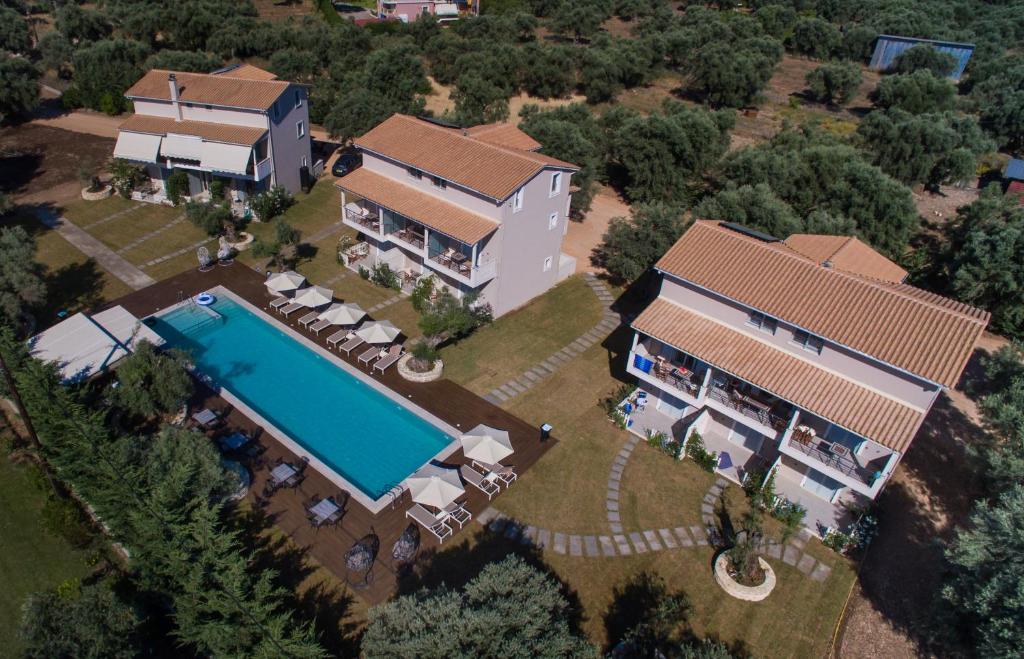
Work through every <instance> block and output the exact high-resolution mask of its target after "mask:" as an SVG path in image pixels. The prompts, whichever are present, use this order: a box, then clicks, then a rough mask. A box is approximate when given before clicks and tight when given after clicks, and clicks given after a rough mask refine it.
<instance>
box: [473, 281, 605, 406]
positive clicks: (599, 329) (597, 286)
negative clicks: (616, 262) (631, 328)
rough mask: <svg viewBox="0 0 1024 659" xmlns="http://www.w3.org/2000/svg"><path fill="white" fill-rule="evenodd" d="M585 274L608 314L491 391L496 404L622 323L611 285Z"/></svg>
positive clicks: (490, 400)
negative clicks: (546, 356)
mask: <svg viewBox="0 0 1024 659" xmlns="http://www.w3.org/2000/svg"><path fill="white" fill-rule="evenodd" d="M582 276H583V281H584V282H586V284H587V286H589V287H590V290H592V291H593V292H594V294H595V295H596V296H597V299H598V300H600V301H601V305H602V306H603V307H604V315H603V316H602V318H601V321H600V322H598V323H597V324H596V325H594V327H592V328H590V329H589V330H587V331H586V332H584V333H583V334H582V335H581V336H579V337H578V338H577V339H576V340H574V341H573V342H572V343H570V344H569V345H567V346H565V347H564V348H562V349H561V350H559V351H558V352H556V353H554V354H553V355H551V356H550V357H548V358H547V359H545V360H544V361H542V362H541V363H539V364H537V365H536V366H534V367H533V368H531V369H529V370H528V371H524V372H523V373H522V374H521V375H520V376H519V377H516V378H513V379H511V380H509V381H508V382H506V383H505V384H503V385H500V386H498V387H496V388H494V389H493V390H491V392H490V393H489V394H487V395H486V396H484V399H485V400H487V401H489V402H491V403H494V404H495V405H500V404H501V403H504V402H505V401H507V400H509V399H511V398H515V397H516V396H518V395H519V394H522V393H525V392H526V391H527V390H529V389H530V388H531V387H533V386H534V385H535V384H537V383H538V382H540V381H541V380H543V379H544V378H546V377H548V376H549V375H551V374H552V373H554V372H555V371H557V370H558V369H559V368H561V367H562V366H563V365H565V364H566V363H568V362H569V361H570V360H571V359H572V358H574V357H576V356H577V355H579V354H580V353H582V352H583V351H584V350H586V349H587V348H590V347H591V346H592V345H594V344H595V343H598V342H600V341H602V340H604V339H605V337H607V336H608V335H609V334H611V332H612V330H614V329H615V328H616V327H618V326H619V323H620V322H621V318H619V315H618V314H617V313H615V312H614V311H612V310H611V305H612V302H614V301H615V298H614V297H612V294H611V292H610V291H609V290H608V287H607V286H605V285H604V282H602V281H601V280H600V279H598V278H597V277H596V276H594V274H593V273H590V272H585V273H583V275H582Z"/></svg>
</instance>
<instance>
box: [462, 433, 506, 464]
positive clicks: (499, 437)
mask: <svg viewBox="0 0 1024 659" xmlns="http://www.w3.org/2000/svg"><path fill="white" fill-rule="evenodd" d="M460 440H461V442H462V452H463V453H464V454H465V455H466V457H467V458H469V459H470V460H478V461H480V462H482V463H484V464H489V465H493V464H497V463H499V462H501V461H502V460H504V459H505V458H507V457H508V456H510V455H512V452H513V451H512V440H510V439H509V437H508V432H507V431H505V430H498V429H497V428H492V427H490V426H485V425H484V424H482V423H481V424H480V425H479V426H477V427H476V428H473V429H472V430H470V431H469V432H467V433H466V434H465V435H463V436H462V437H461V438H460Z"/></svg>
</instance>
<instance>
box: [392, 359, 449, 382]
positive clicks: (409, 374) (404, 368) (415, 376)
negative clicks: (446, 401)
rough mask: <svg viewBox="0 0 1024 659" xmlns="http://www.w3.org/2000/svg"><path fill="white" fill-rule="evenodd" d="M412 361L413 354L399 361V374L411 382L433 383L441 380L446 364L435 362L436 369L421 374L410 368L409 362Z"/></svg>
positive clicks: (437, 360) (439, 361) (438, 360)
mask: <svg viewBox="0 0 1024 659" xmlns="http://www.w3.org/2000/svg"><path fill="white" fill-rule="evenodd" d="M411 359H412V353H408V352H407V353H405V354H404V355H402V358H401V359H399V360H398V374H399V375H401V376H402V377H403V378H405V379H406V380H408V381H410V382H433V381H434V380H440V379H441V372H442V371H443V370H444V362H442V361H441V360H440V359H436V360H434V368H432V369H430V370H429V371H426V372H425V373H420V372H419V371H414V370H412V369H411V368H409V361H410V360H411Z"/></svg>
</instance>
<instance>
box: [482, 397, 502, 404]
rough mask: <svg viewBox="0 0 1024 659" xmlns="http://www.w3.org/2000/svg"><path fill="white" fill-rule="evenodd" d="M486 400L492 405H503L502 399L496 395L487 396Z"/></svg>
mask: <svg viewBox="0 0 1024 659" xmlns="http://www.w3.org/2000/svg"><path fill="white" fill-rule="evenodd" d="M484 400H486V401H487V402H488V403H490V404H491V405H500V404H501V399H500V398H498V397H497V396H495V395H494V394H487V395H486V396H484Z"/></svg>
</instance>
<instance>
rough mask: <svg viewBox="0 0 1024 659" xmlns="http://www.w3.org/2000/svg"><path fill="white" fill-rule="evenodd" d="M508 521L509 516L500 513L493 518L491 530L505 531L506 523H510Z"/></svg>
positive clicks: (495, 531)
mask: <svg viewBox="0 0 1024 659" xmlns="http://www.w3.org/2000/svg"><path fill="white" fill-rule="evenodd" d="M508 521H509V520H508V517H505V516H504V515H502V514H501V513H498V516H497V517H495V518H494V519H493V520H491V526H490V529H491V531H493V532H494V533H503V532H504V531H505V525H506V524H508Z"/></svg>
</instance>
